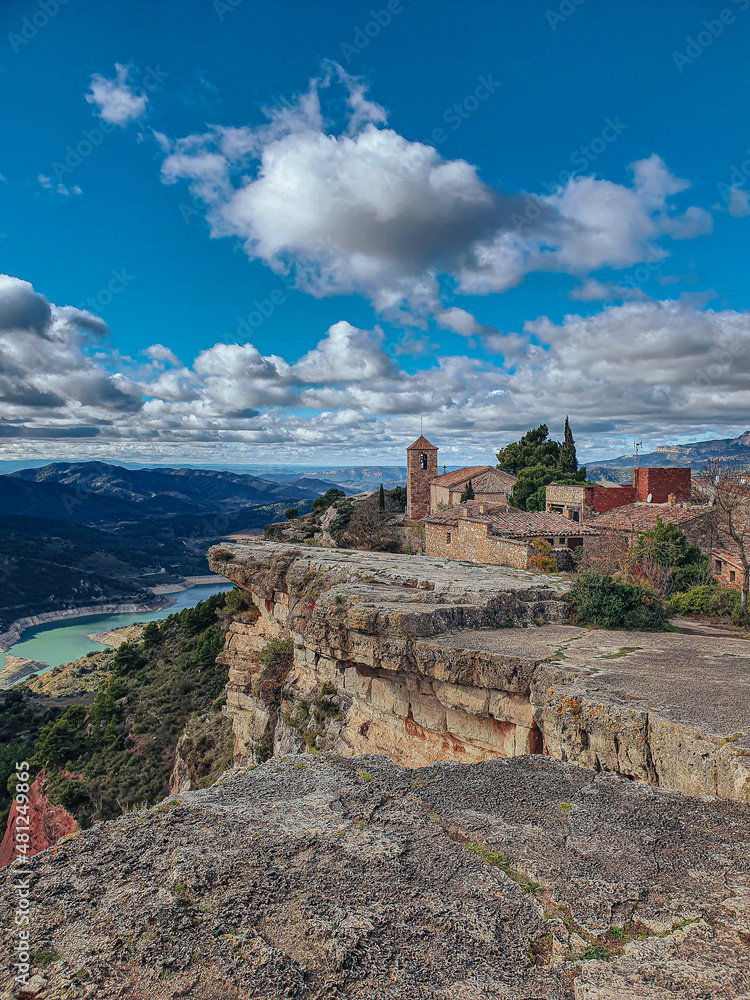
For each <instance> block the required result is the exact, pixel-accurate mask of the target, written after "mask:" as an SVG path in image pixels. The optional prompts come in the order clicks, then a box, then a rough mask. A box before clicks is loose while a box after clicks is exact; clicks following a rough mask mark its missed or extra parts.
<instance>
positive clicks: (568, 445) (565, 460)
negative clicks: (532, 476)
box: [557, 417, 578, 472]
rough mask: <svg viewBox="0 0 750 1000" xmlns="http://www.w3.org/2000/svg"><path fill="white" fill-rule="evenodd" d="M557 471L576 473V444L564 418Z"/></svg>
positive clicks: (566, 419)
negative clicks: (563, 430)
mask: <svg viewBox="0 0 750 1000" xmlns="http://www.w3.org/2000/svg"><path fill="white" fill-rule="evenodd" d="M557 471H558V472H577V471H578V457H577V455H576V443H575V441H574V440H573V435H572V433H571V431H570V424H569V423H568V418H567V417H566V418H565V436H564V438H563V443H562V444H561V445H560V454H559V456H558V459H557Z"/></svg>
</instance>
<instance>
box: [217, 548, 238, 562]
mask: <svg viewBox="0 0 750 1000" xmlns="http://www.w3.org/2000/svg"><path fill="white" fill-rule="evenodd" d="M214 559H215V560H216V561H217V562H231V561H232V560H233V559H234V552H230V551H229V550H228V549H217V550H216V552H214Z"/></svg>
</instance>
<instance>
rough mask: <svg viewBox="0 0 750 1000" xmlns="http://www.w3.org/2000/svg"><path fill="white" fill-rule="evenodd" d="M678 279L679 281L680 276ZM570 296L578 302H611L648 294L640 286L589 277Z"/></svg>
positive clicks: (639, 297) (642, 297)
mask: <svg viewBox="0 0 750 1000" xmlns="http://www.w3.org/2000/svg"><path fill="white" fill-rule="evenodd" d="M677 280H678V281H679V277H678V278H677ZM570 298H571V299H575V300H576V301H577V302H609V301H612V300H613V299H645V298H647V296H646V295H645V293H644V292H642V291H641V290H640V289H639V288H627V287H626V286H624V285H618V284H615V282H612V281H597V280H596V278H587V279H586V280H585V281H584V282H583V283H582V284H580V285H576V287H575V288H573V289H572V291H571V293H570Z"/></svg>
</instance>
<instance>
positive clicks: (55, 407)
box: [0, 275, 141, 438]
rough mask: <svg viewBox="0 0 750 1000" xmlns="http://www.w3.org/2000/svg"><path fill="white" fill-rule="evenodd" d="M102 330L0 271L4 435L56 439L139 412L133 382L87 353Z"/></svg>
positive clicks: (98, 340) (0, 398) (0, 395)
mask: <svg viewBox="0 0 750 1000" xmlns="http://www.w3.org/2000/svg"><path fill="white" fill-rule="evenodd" d="M107 332H108V331H107V327H106V325H105V324H104V323H103V322H102V321H101V320H100V319H99V318H98V317H96V316H92V315H91V314H90V313H87V312H85V311H83V310H80V309H74V308H72V307H70V306H64V307H62V308H61V307H58V306H55V305H52V304H51V303H50V302H48V301H47V299H46V298H45V297H44V296H43V295H40V294H39V293H38V292H36V291H34V289H33V288H32V286H31V285H30V284H29V283H28V282H27V281H21V280H19V279H17V278H11V277H9V276H7V275H0V427H3V428H4V432H5V435H6V436H18V435H20V436H28V437H32V438H33V437H38V436H51V435H52V434H53V433H54V432H55V431H59V432H60V435H61V436H63V435H64V433H65V432H67V431H68V430H71V429H75V428H76V427H80V426H83V425H91V426H96V425H101V426H102V427H106V425H108V424H109V423H110V422H111V421H112V420H113V419H114V418H115V417H118V416H119V415H122V414H131V413H134V412H135V411H137V410H138V409H140V407H141V394H140V391H139V389H138V387H137V385H136V384H135V383H134V382H132V381H131V380H129V379H127V378H125V377H123V376H122V375H121V374H119V373H117V372H110V371H107V370H105V369H104V368H103V367H102V365H101V363H100V361H99V360H97V359H96V358H95V357H94V355H95V354H96V353H98V350H99V349H100V347H101V346H102V343H103V338H105V337H106V335H107ZM14 428H15V430H16V432H17V433H13V435H11V430H12V429H14Z"/></svg>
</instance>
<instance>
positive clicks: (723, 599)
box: [667, 586, 740, 619]
mask: <svg viewBox="0 0 750 1000" xmlns="http://www.w3.org/2000/svg"><path fill="white" fill-rule="evenodd" d="M667 609H668V610H669V612H670V613H671V614H673V615H705V617H706V618H727V619H736V618H738V617H739V613H740V592H739V590H729V589H727V588H725V587H716V586H707V587H693V589H692V590H688V591H687V592H686V593H684V594H677V596H676V597H673V598H672V599H671V601H668V602H667Z"/></svg>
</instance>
